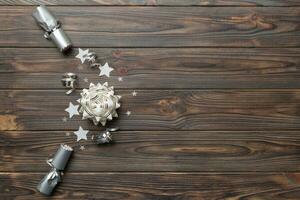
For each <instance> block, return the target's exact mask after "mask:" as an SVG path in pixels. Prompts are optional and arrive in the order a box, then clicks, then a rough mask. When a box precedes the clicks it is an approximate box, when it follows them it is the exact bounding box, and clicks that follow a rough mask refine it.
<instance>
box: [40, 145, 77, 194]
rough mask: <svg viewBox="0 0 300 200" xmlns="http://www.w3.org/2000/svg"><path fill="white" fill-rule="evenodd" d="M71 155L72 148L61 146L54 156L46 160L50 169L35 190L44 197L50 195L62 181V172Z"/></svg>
mask: <svg viewBox="0 0 300 200" xmlns="http://www.w3.org/2000/svg"><path fill="white" fill-rule="evenodd" d="M72 153H73V149H72V147H70V146H68V145H66V144H61V145H60V147H59V149H58V150H57V152H56V153H55V155H54V156H53V157H52V158H50V159H48V160H47V163H48V164H49V165H50V166H51V167H52V169H51V170H50V171H49V172H48V174H46V175H45V176H44V178H43V179H42V180H41V181H40V182H39V184H38V186H37V190H38V191H39V192H40V193H42V194H44V195H48V196H49V195H51V194H52V192H53V190H54V189H55V187H56V186H57V184H58V183H59V182H61V181H62V171H63V170H64V169H65V167H66V166H67V164H68V162H69V159H70V157H71V155H72Z"/></svg>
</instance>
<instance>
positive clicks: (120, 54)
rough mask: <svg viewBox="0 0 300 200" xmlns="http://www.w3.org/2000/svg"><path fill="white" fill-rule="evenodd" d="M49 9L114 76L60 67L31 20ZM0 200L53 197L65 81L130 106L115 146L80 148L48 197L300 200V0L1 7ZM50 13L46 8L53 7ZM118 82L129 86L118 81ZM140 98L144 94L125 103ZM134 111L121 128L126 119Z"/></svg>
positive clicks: (72, 1)
mask: <svg viewBox="0 0 300 200" xmlns="http://www.w3.org/2000/svg"><path fill="white" fill-rule="evenodd" d="M40 3H44V4H47V5H49V8H50V9H51V10H52V11H53V12H54V13H55V14H56V15H57V16H58V18H59V19H60V20H61V21H62V23H63V27H64V29H65V30H66V32H67V33H68V35H69V36H70V37H71V39H72V41H73V43H74V45H75V47H82V48H91V50H93V51H95V52H96V53H97V54H98V55H99V58H100V61H101V62H102V63H104V62H105V61H107V62H108V63H110V65H111V66H112V67H113V68H115V71H113V73H112V77H111V78H110V79H106V78H99V77H98V76H97V73H98V70H91V69H89V68H87V67H86V66H81V65H80V64H79V60H77V59H75V58H74V55H75V54H76V51H74V52H72V53H71V55H69V56H62V55H61V54H60V53H59V52H58V51H57V50H56V48H55V47H54V46H53V44H52V43H51V42H49V41H46V40H45V39H44V38H43V37H42V31H41V30H40V28H39V27H38V26H37V25H36V23H35V22H34V20H33V18H32V17H31V13H32V11H33V9H34V8H35V7H36V5H38V4H40ZM0 5H1V6H0V100H1V101H0V102H1V106H0V129H1V132H0V171H1V172H0V199H26V200H28V199H46V198H45V197H43V196H42V195H40V194H39V193H38V192H37V191H36V190H35V187H36V185H37V183H38V181H39V180H40V179H41V178H42V177H43V176H44V174H45V173H46V172H47V171H48V170H49V166H47V164H46V163H45V159H46V158H47V156H48V155H49V154H50V153H54V152H55V150H56V149H57V147H58V145H59V144H60V143H62V142H66V143H68V144H73V143H74V141H75V136H74V135H73V134H72V135H71V136H66V135H65V133H66V132H72V131H74V130H76V129H77V128H78V126H79V125H81V126H83V127H84V128H85V129H89V130H91V133H89V138H90V136H91V134H92V133H97V131H99V130H101V128H99V127H95V126H93V125H92V124H91V123H90V122H87V121H81V120H80V117H79V116H76V117H74V118H73V119H71V120H69V121H67V122H62V118H63V117H64V116H67V113H66V112H65V111H64V109H65V108H66V107H67V105H68V102H69V101H72V102H73V103H75V100H76V99H77V98H78V97H79V90H78V91H77V92H76V93H73V94H72V95H70V96H66V95H65V89H64V88H62V86H61V83H60V78H61V75H62V73H64V72H67V71H71V72H75V73H77V74H78V75H79V76H80V84H79V86H80V88H84V87H87V86H88V84H87V83H85V82H84V81H83V79H84V78H85V77H87V78H88V79H89V80H90V81H92V82H98V81H100V82H104V81H106V80H107V81H109V84H110V85H114V86H115V88H116V92H117V93H119V94H121V95H122V96H123V99H122V108H121V109H120V110H119V113H120V118H119V119H118V120H117V121H115V122H113V123H111V124H110V125H111V126H114V125H117V126H119V127H120V128H121V131H120V132H118V133H117V134H115V135H114V139H115V143H114V144H113V145H108V146H100V147H99V146H95V145H94V144H92V143H91V141H90V140H89V141H87V142H82V144H84V145H85V147H86V150H84V151H77V150H78V149H77V147H76V151H77V152H76V153H75V155H74V156H73V159H72V160H71V162H70V165H69V167H68V169H67V172H66V174H65V177H64V182H63V183H62V184H61V185H60V186H59V187H58V188H57V190H56V192H55V193H54V196H53V197H51V199H115V200H121V199H130V200H131V199H153V200H157V199H163V200H170V199H200V200H201V199H205V200H206V199H208V200H211V199H228V200H233V199H235V200H236V199H243V200H270V199H272V200H279V199H283V200H287V199H288V200H289V199H294V200H299V199H300V173H299V172H300V133H299V130H300V90H299V87H300V57H299V56H300V48H299V46H300V1H299V0H186V1H181V0H177V1H176V0H148V1H147V0H94V1H92V0H62V1H50V0H40V1H38V0H0ZM50 5H51V6H50ZM118 76H122V77H123V78H124V81H123V82H118V79H117V78H118ZM133 90H136V91H137V92H138V96H136V97H133V96H132V95H131V92H132V91H133ZM127 110H131V111H132V115H131V116H130V117H127V116H126V115H125V112H126V111H127Z"/></svg>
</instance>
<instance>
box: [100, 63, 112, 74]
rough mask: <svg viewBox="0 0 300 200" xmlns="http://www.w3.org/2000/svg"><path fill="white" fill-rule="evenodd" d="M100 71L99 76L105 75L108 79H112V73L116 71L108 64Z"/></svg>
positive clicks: (101, 67)
mask: <svg viewBox="0 0 300 200" xmlns="http://www.w3.org/2000/svg"><path fill="white" fill-rule="evenodd" d="M99 69H100V74H99V76H103V75H105V76H107V77H110V72H111V71H113V70H114V69H113V68H111V67H109V65H108V63H105V64H104V65H103V66H100V67H99Z"/></svg>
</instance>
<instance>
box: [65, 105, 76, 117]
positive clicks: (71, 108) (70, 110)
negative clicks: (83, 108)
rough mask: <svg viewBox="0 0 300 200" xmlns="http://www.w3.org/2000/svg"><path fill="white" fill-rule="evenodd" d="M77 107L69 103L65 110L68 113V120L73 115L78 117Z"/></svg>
mask: <svg viewBox="0 0 300 200" xmlns="http://www.w3.org/2000/svg"><path fill="white" fill-rule="evenodd" d="M78 107H79V105H76V106H75V105H73V104H72V102H70V103H69V107H68V108H66V109H65V111H66V112H68V113H69V118H72V117H73V116H74V115H79V112H78Z"/></svg>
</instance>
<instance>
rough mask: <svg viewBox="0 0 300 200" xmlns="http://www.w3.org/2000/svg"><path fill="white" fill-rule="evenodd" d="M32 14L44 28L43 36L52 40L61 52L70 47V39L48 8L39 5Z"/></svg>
mask: <svg viewBox="0 0 300 200" xmlns="http://www.w3.org/2000/svg"><path fill="white" fill-rule="evenodd" d="M32 16H33V18H34V19H35V20H36V21H37V23H38V24H39V26H40V27H42V28H43V29H44V30H45V33H44V37H45V38H46V39H48V40H52V41H53V42H54V44H55V45H56V46H57V48H58V49H59V50H60V51H61V52H66V51H67V50H69V49H70V48H72V43H71V40H70V39H69V37H68V36H67V35H66V33H65V32H64V30H63V29H62V25H61V23H60V22H59V21H58V20H57V19H56V18H55V16H54V15H53V14H52V13H51V12H50V10H48V9H47V8H46V7H45V6H43V5H41V6H38V7H37V8H36V10H35V11H34V12H33V14H32Z"/></svg>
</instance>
